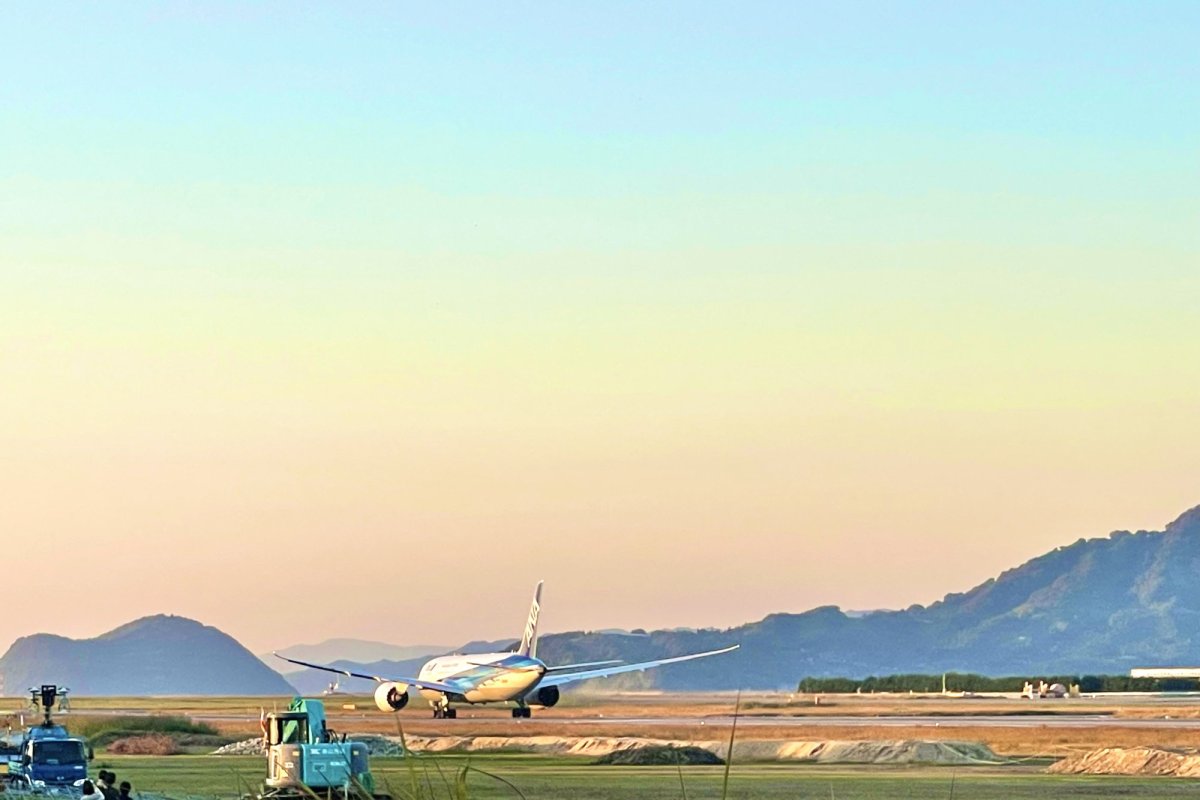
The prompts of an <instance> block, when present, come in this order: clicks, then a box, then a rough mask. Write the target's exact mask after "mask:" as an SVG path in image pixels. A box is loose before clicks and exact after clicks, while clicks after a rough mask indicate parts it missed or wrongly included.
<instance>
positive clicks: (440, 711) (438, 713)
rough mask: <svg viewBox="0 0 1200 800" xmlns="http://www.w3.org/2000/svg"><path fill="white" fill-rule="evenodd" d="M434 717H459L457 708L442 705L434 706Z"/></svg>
mask: <svg viewBox="0 0 1200 800" xmlns="http://www.w3.org/2000/svg"><path fill="white" fill-rule="evenodd" d="M433 718H434V719H458V709H457V708H442V707H441V706H434V707H433Z"/></svg>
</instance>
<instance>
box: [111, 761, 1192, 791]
mask: <svg viewBox="0 0 1200 800" xmlns="http://www.w3.org/2000/svg"><path fill="white" fill-rule="evenodd" d="M467 764H470V765H471V766H472V767H474V768H477V769H479V770H484V771H486V772H488V773H491V774H493V775H496V776H499V777H501V778H504V779H505V780H507V781H509V782H511V783H512V784H513V785H514V786H516V787H517V788H518V789H519V790H520V792H521V794H522V795H524V797H526V798H528V800H558V799H559V798H579V800H619V799H621V800H623V799H624V798H630V799H631V800H632V799H633V798H637V799H638V800H681V798H683V797H684V796H685V794H684V792H685V791H686V797H687V798H689V800H699V799H700V798H718V797H720V796H721V784H722V769H723V768H721V767H684V768H683V769H682V776H683V789H682V790H681V788H680V771H679V770H677V769H675V768H671V767H611V766H596V765H591V764H583V763H580V762H579V761H577V760H565V759H561V758H557V759H556V758H546V757H536V756H516V755H504V756H484V757H481V756H475V757H472V758H470V759H468V758H466V757H455V756H439V757H437V758H418V759H413V761H412V762H411V763H410V762H406V761H405V760H404V759H399V758H377V759H373V761H372V769H373V771H374V772H375V775H376V780H377V781H378V782H379V783H380V788H381V789H384V788H387V787H391V789H392V791H393V792H394V793H395V794H396V796H397V797H400V796H403V794H404V790H405V789H407V787H409V786H410V785H411V782H412V780H413V778H414V776H415V777H416V779H417V780H418V781H419V782H420V783H421V785H422V786H423V787H425V788H426V792H425V796H431V797H434V798H452V797H453V796H454V795H453V793H452V792H451V790H450V786H451V785H452V784H453V782H454V777H455V774H456V773H457V771H458V770H459V769H460V768H462V767H463V766H464V765H467ZM1042 766H1044V765H1041V764H1027V765H1024V766H1020V767H1010V768H1000V769H996V768H971V769H969V770H963V769H950V768H946V767H943V768H929V767H858V768H848V767H822V766H813V765H786V764H746V765H735V766H734V767H733V769H732V772H731V778H730V787H729V797H731V798H767V799H768V800H772V799H774V798H778V799H779V800H782V799H783V798H789V800H790V799H793V798H814V799H819V798H838V799H839V800H885V798H886V799H888V800H890V799H892V798H951V799H953V798H958V800H1005V799H1006V798H1011V799H1012V800H1023V799H1024V798H1028V799H1029V800H1055V799H1056V798H1087V797H1092V798H1099V797H1136V798H1145V799H1146V800H1154V799H1155V798H1178V797H1195V796H1196V794H1197V791H1198V789H1200V787H1198V786H1197V783H1196V782H1195V781H1189V780H1179V779H1165V778H1157V779H1133V778H1114V777H1103V778H1101V777H1074V776H1070V777H1068V776H1051V775H1046V774H1043V773H1042V772H1041V768H1042ZM100 767H107V768H110V769H112V770H113V771H115V772H116V773H117V775H118V777H119V779H120V780H129V781H131V782H132V783H133V784H134V786H135V787H136V788H137V789H139V790H145V791H153V792H155V793H161V794H165V795H167V796H169V797H176V798H200V797H203V798H214V797H220V798H231V797H238V796H240V795H241V794H243V793H244V792H247V791H250V790H251V789H255V790H256V789H257V787H258V785H259V783H260V782H261V780H262V775H263V759H261V758H257V757H239V758H231V757H225V758H221V757H216V756H171V757H163V758H148V757H136V756H129V757H115V756H109V757H102V758H100V759H98V760H97V769H98V768H100ZM468 787H469V790H470V797H471V798H502V797H509V798H511V797H519V796H521V795H518V794H516V793H515V792H514V791H513V790H512V789H510V788H508V787H507V786H505V785H504V784H502V783H500V782H499V781H496V780H494V779H492V778H489V777H487V776H485V775H483V774H482V773H475V772H472V773H471V774H470V777H469V779H468Z"/></svg>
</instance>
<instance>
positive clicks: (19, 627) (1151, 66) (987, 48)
mask: <svg viewBox="0 0 1200 800" xmlns="http://www.w3.org/2000/svg"><path fill="white" fill-rule="evenodd" d="M334 5H339V6H341V5H344V8H338V9H335V8H331V7H324V8H322V7H320V6H308V5H304V4H298V3H290V2H289V3H261V4H254V5H253V6H249V7H244V6H239V5H225V4H216V3H198V2H196V3H193V2H174V3H172V2H162V3H157V2H156V3H134V2H130V3H121V4H58V3H48V2H28V3H10V4H7V5H6V6H5V8H4V10H3V12H0V14H2V15H3V24H0V74H2V75H3V76H4V77H3V79H2V80H0V180H2V183H0V185H2V186H3V191H2V192H0V312H2V313H0V387H3V388H2V391H0V487H3V489H2V491H0V537H2V538H3V543H4V545H5V551H6V553H7V556H8V557H7V559H6V560H5V563H6V569H5V577H4V579H3V582H4V586H5V588H6V592H5V594H6V596H7V597H8V598H9V601H10V604H9V606H8V611H7V612H6V613H4V614H3V615H0V647H3V646H4V645H6V644H7V643H8V642H9V641H11V640H12V639H14V638H16V637H17V636H21V635H26V634H30V633H34V632H37V631H52V632H56V633H62V634H65V635H70V636H92V635H96V634H99V633H101V632H103V631H105V630H107V629H109V628H111V627H114V626H116V625H118V624H120V623H123V622H126V621H128V620H130V619H133V618H135V617H138V616H143V615H146V614H150V613H158V612H169V613H176V614H183V615H186V616H190V617H193V618H196V619H199V620H201V621H204V622H206V623H208V624H212V625H216V626H218V627H220V628H222V629H223V630H226V631H227V632H229V633H231V634H233V635H234V636H237V637H238V638H240V639H241V640H242V641H243V642H245V643H246V644H247V645H249V646H251V647H252V648H255V649H258V650H262V649H267V648H272V647H281V646H285V645H288V644H292V643H295V642H298V641H316V640H319V639H323V638H326V637H332V636H357V637H366V638H376V639H384V640H388V641H393V642H397V643H419V642H435V643H450V644H453V643H458V642H460V641H462V640H465V639H467V638H470V637H475V636H488V637H502V636H508V635H511V636H514V637H515V636H517V635H519V633H520V628H521V626H522V624H523V620H524V615H525V608H526V604H527V602H528V595H529V593H530V591H531V589H532V585H533V583H534V582H535V581H536V580H537V579H539V578H545V579H546V580H547V585H546V594H545V609H544V614H543V622H544V625H545V627H546V629H549V630H570V629H579V628H605V627H660V626H722V627H723V626H729V625H735V624H738V623H740V622H743V621H748V620H752V619H757V618H759V617H761V616H763V615H764V614H766V613H769V612H772V611H801V610H805V609H808V608H810V607H813V606H816V605H823V604H838V605H841V606H843V607H844V608H877V607H903V606H907V605H909V604H911V603H928V602H931V601H933V600H935V599H938V598H939V597H941V596H942V595H943V594H945V593H947V592H950V591H961V590H964V589H967V588H969V587H970V586H972V585H974V584H976V583H978V582H980V581H982V580H985V579H987V578H988V577H991V576H993V575H995V574H997V573H998V572H999V571H1001V570H1002V569H1005V568H1007V567H1010V566H1015V565H1016V564H1018V563H1020V562H1021V561H1024V560H1025V559H1027V558H1029V557H1032V556H1035V555H1038V554H1040V553H1042V552H1044V551H1046V550H1049V549H1051V548H1053V547H1055V546H1057V545H1060V544H1066V543H1070V542H1071V541H1073V540H1075V539H1076V538H1079V537H1081V536H1098V535H1104V534H1106V533H1107V532H1108V531H1110V530H1113V529H1118V528H1131V529H1138V528H1150V529H1161V528H1162V526H1163V525H1164V524H1165V523H1166V522H1168V521H1169V520H1170V519H1172V518H1173V517H1175V516H1176V515H1177V514H1179V513H1180V512H1182V511H1183V510H1185V509H1186V508H1189V507H1191V506H1193V505H1196V504H1200V480H1197V478H1198V477H1200V188H1198V187H1200V48H1197V46H1196V42H1197V40H1198V38H1200V5H1198V4H1196V3H1191V2H1180V3H1100V2H1089V3H1067V2H1062V3H1038V4H1030V3H1004V4H996V3H959V2H953V3H923V4H913V3H866V2H860V3H844V2H828V3H804V2H787V3H778V4H772V3H746V2H739V3H728V4H717V3H704V4H695V3H641V2H638V3H628V4H621V3H608V2H606V3H596V4H582V3H560V4H523V3H506V4H486V3H474V4H458V3H438V4H426V3H423V4H411V5H399V4H378V5H376V4H368V3H355V4H327V6H334ZM434 6H436V8H434ZM47 582H49V583H51V584H53V585H54V586H55V587H56V588H55V589H54V590H53V591H49V592H45V591H42V589H43V587H44V586H45V585H46V583H47ZM32 593H36V594H37V597H38V599H37V602H24V601H22V602H20V603H19V604H18V605H12V603H11V601H12V600H13V598H15V597H18V596H21V595H29V594H32Z"/></svg>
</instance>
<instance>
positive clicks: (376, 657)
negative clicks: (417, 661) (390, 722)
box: [258, 639, 451, 675]
mask: <svg viewBox="0 0 1200 800" xmlns="http://www.w3.org/2000/svg"><path fill="white" fill-rule="evenodd" d="M450 649H451V648H450V645H444V644H418V645H398V644H388V643H387V642H373V641H368V640H365V639H326V640H325V641H323V642H318V643H317V644H295V645H291V646H289V647H281V648H278V649H277V650H275V652H277V653H280V654H281V655H285V656H287V657H288V658H298V659H300V660H301V661H310V662H312V663H314V664H328V663H330V662H332V661H337V660H349V661H353V662H355V663H358V664H366V663H370V662H373V661H405V660H408V659H410V658H420V657H422V656H431V655H436V654H438V653H445V652H448V651H449V650H450ZM258 657H259V658H260V659H262V662H263V663H264V664H266V665H267V666H268V667H270V668H271V669H273V670H275V671H276V672H279V673H281V674H284V675H286V674H288V673H290V672H295V671H296V670H298V669H303V667H297V666H295V665H293V664H289V663H288V662H286V661H284V660H283V659H280V658H276V657H275V656H274V655H272V654H271V653H260V654H259V656H258Z"/></svg>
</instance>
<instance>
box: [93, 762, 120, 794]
mask: <svg viewBox="0 0 1200 800" xmlns="http://www.w3.org/2000/svg"><path fill="white" fill-rule="evenodd" d="M96 777H97V778H99V780H97V781H96V788H97V789H98V790H99V791H100V794H102V795H104V800H117V797H118V795H117V789H116V786H115V784H116V782H117V776H116V775H114V774H113V772H112V771H111V770H107V769H102V770H100V772H99V774H98V775H97V776H96Z"/></svg>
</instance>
